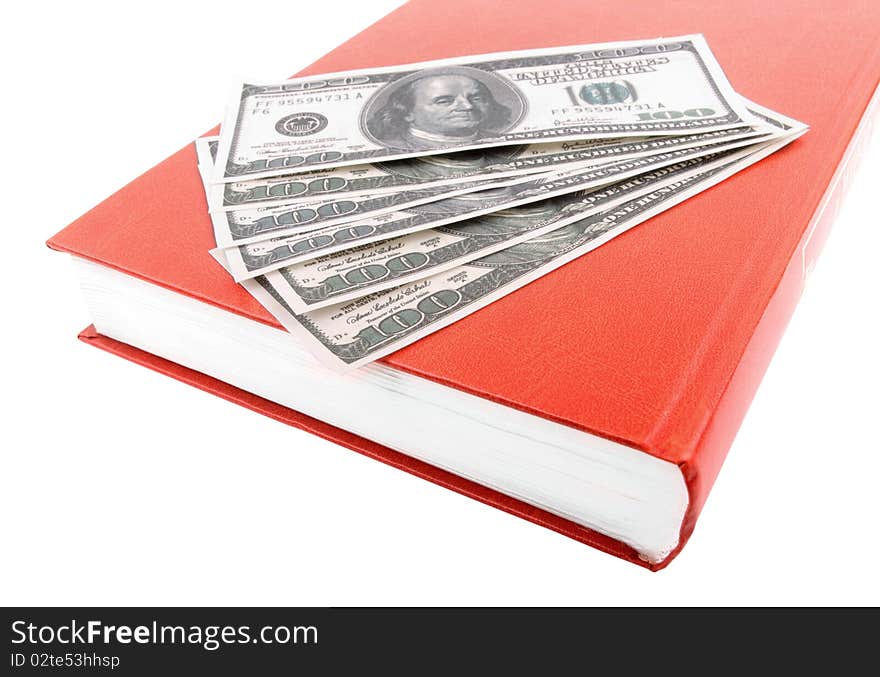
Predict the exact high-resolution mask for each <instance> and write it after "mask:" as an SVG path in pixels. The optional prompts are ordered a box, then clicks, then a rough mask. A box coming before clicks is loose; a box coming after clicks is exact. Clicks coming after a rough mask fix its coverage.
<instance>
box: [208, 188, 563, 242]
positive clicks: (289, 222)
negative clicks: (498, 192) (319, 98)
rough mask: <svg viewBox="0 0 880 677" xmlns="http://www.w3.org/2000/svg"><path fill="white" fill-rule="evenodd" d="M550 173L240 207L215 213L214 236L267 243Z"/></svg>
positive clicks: (213, 213)
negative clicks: (283, 237) (376, 193)
mask: <svg viewBox="0 0 880 677" xmlns="http://www.w3.org/2000/svg"><path fill="white" fill-rule="evenodd" d="M549 175H550V172H544V173H542V174H534V175H527V176H508V177H504V178H500V179H492V178H489V179H487V178H480V179H474V180H473V181H468V182H466V183H457V184H454V185H452V186H443V185H440V186H434V187H430V188H412V189H403V190H400V191H397V192H394V193H382V194H378V195H373V194H367V195H360V196H353V197H351V198H335V197H334V198H326V197H325V198H324V199H323V200H319V201H315V200H294V201H288V202H286V203H284V204H281V205H270V206H266V207H239V208H237V209H234V210H230V211H214V212H211V223H212V224H213V226H214V239H215V240H216V241H217V246H218V247H234V246H241V245H247V244H251V243H254V242H264V241H266V240H269V239H271V238H278V237H279V236H282V235H294V234H300V233H308V232H312V231H317V230H321V229H326V228H328V227H331V226H332V227H336V226H340V225H342V224H344V223H349V222H352V223H355V222H357V223H360V222H362V221H364V220H365V219H373V218H377V217H380V216H382V215H383V214H388V213H390V212H399V211H401V210H406V209H414V208H416V207H418V206H419V205H424V204H426V203H434V204H436V203H437V202H439V201H442V200H447V199H450V198H453V197H456V196H464V195H465V194H467V193H474V192H477V191H486V190H487V189H490V188H500V187H505V186H511V185H514V184H520V183H524V182H528V180H529V179H530V177H532V176H549Z"/></svg>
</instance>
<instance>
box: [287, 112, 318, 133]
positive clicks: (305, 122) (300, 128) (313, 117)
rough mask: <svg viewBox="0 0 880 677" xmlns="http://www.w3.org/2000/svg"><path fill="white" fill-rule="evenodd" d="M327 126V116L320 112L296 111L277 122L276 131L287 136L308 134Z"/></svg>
mask: <svg viewBox="0 0 880 677" xmlns="http://www.w3.org/2000/svg"><path fill="white" fill-rule="evenodd" d="M326 126H327V118H326V117H324V116H323V115H321V114H320V113H294V114H293V115H287V116H285V117H283V118H281V119H280V120H279V121H278V122H276V123H275V131H276V132H278V133H279V134H284V135H285V136H308V135H309V134H315V133H316V132H320V131H321V130H322V129H324V127H326Z"/></svg>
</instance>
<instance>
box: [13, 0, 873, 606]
mask: <svg viewBox="0 0 880 677" xmlns="http://www.w3.org/2000/svg"><path fill="white" fill-rule="evenodd" d="M397 4H398V3H397V2H393V1H391V0H373V1H371V2H340V1H339V0H335V1H334V2H326V3H297V2H290V1H288V2H284V3H259V2H256V3H241V2H240V3H231V2H217V1H214V2H198V3H196V2H175V3H170V2H150V3H146V4H144V3H139V4H136V5H127V4H126V3H106V4H102V5H97V4H95V3H57V4H54V5H46V4H43V3H39V4H33V3H31V4H28V3H17V4H16V5H15V6H14V8H12V9H11V12H12V14H13V16H11V17H10V16H8V15H7V20H8V22H7V23H6V28H7V30H6V31H5V33H6V35H5V37H4V41H3V42H2V44H0V50H2V55H0V56H2V63H3V64H4V75H3V83H2V84H3V90H4V94H3V107H2V113H0V114H2V116H3V119H2V126H0V130H2V134H3V151H4V152H3V160H2V164H0V167H2V169H0V171H2V172H3V178H2V185H3V187H4V188H5V193H4V195H3V200H4V209H3V215H4V218H5V223H6V226H5V227H6V233H7V237H6V240H5V242H6V247H5V251H6V256H5V257H4V261H3V264H2V266H0V270H2V275H3V289H4V299H5V302H4V315H3V320H2V323H3V330H2V334H0V341H2V351H0V355H2V360H3V370H2V384H3V399H4V403H3V407H2V409H0V411H2V417H3V418H2V420H3V437H2V440H3V441H2V452H0V453H2V470H0V537H2V543H3V546H2V547H3V555H2V557H0V603H5V604H20V605H37V604H89V605H90V604H180V605H189V604H260V605H262V604H293V605H299V604H315V605H363V604H368V605H392V604H395V605H396V604H404V605H411V604H417V605H422V604H468V605H470V604H473V605H483V604H501V605H507V604H528V605H531V604H548V605H569V604H578V605H597V604H603V605H605V604H608V605H630V604H636V605H654V604H664V605H678V604H768V605H775V604H878V603H880V585H878V565H877V562H878V558H880V546H878V542H877V541H878V526H877V520H878V517H880V489H878V477H880V453H878V451H880V448H878V447H880V443H878V431H877V426H878V415H880V414H878V405H880V396H878V383H880V360H878V346H880V331H878V325H877V315H878V295H877V291H878V284H877V272H876V271H877V260H878V255H880V254H878V251H880V236H878V230H880V229H878V225H880V223H878V215H877V207H876V199H877V190H878V186H880V143H878V140H877V135H875V140H874V143H873V145H872V148H871V150H870V151H869V153H868V155H867V156H866V157H865V158H864V161H863V163H862V165H861V168H860V170H859V173H858V175H857V178H856V181H855V183H854V185H853V186H852V189H851V192H850V195H849V198H848V200H847V202H846V204H845V206H844V209H843V211H842V212H841V214H840V218H839V219H838V222H837V223H836V226H835V229H834V231H833V233H832V236H831V238H830V240H829V242H828V244H827V246H826V249H825V251H824V253H823V255H822V257H821V258H820V260H819V263H818V266H817V268H816V270H815V272H814V274H813V276H812V278H811V279H810V284H809V286H808V288H807V291H806V293H805V294H804V297H803V299H802V301H801V303H800V306H799V308H798V310H797V312H796V313H795V316H794V318H793V320H792V322H791V324H790V325H789V328H788V330H787V332H786V335H785V337H784V339H783V341H782V344H781V346H780V348H779V350H778V352H777V354H776V357H775V358H774V360H773V363H772V364H771V367H770V369H769V371H768V373H767V375H766V377H765V378H764V381H763V383H762V385H761V388H760V390H759V392H758V395H757V397H756V399H755V401H754V403H753V405H752V407H751V409H750V411H749V413H748V416H747V417H746V420H745V422H744V424H743V427H742V429H741V431H740V433H739V436H738V437H737V439H736V441H735V443H734V445H733V447H732V449H731V451H730V454H729V456H728V460H727V462H726V464H725V467H724V468H723V469H722V472H721V475H720V478H719V480H718V482H717V484H716V485H715V488H714V490H713V492H712V495H711V497H710V499H709V501H708V503H707V505H706V507H705V510H704V511H703V514H702V516H701V519H700V522H699V524H698V526H697V530H696V532H695V534H694V535H693V538H692V539H691V541H690V543H689V544H688V545H687V547H686V548H685V550H684V551H683V553H682V554H681V555H680V556H679V558H678V559H677V560H675V561H674V562H673V563H672V564H671V565H670V567H669V568H668V569H666V570H665V571H663V572H661V573H657V574H652V573H650V572H648V571H646V570H643V569H641V568H639V567H636V566H633V565H631V564H628V563H626V562H624V561H622V560H618V559H616V558H613V557H610V556H607V555H603V554H601V553H600V552H598V551H596V550H594V549H592V548H589V547H586V546H584V545H581V544H580V543H577V542H575V541H572V540H569V539H567V538H564V537H562V536H559V535H557V534H555V533H553V532H551V531H548V530H546V529H543V528H541V527H538V526H534V525H532V524H530V523H528V522H525V521H523V520H520V519H518V518H515V517H512V516H509V515H506V514H504V513H502V512H500V511H498V510H495V509H493V508H490V507H487V506H485V505H483V504H481V503H478V502H476V501H473V500H470V499H467V498H464V497H462V496H459V495H457V494H455V493H453V492H450V491H448V490H445V489H442V488H439V487H436V486H434V485H432V484H430V483H428V482H425V481H423V480H419V479H416V478H414V477H412V476H410V475H408V474H406V473H403V472H400V471H398V470H394V469H392V468H390V467H387V466H385V465H383V464H381V463H378V462H376V461H373V460H370V459H367V458H365V457H362V456H360V455H358V454H356V453H353V452H351V451H349V450H347V449H343V448H341V447H338V446H336V445H333V444H330V443H328V442H325V441H323V440H321V439H318V438H316V437H313V436H311V435H308V434H306V433H304V432H301V431H299V430H296V429H294V428H291V427H288V426H285V425H283V424H281V423H277V422H275V421H272V420H270V419H268V418H265V417H263V416H260V415H257V414H254V413H252V412H250V411H247V410H245V409H243V408H241V407H238V406H236V405H233V404H230V403H227V402H225V401H223V400H221V399H219V398H217V397H214V396H211V395H208V394H205V393H203V392H201V391H199V390H196V389H194V388H191V387H188V386H185V385H183V384H180V383H178V382H176V381H174V380H172V379H169V378H167V377H165V376H161V375H158V374H155V373H153V372H151V371H149V370H147V369H144V368H142V367H139V366H135V365H133V364H130V363H128V362H126V361H124V360H121V359H119V358H117V357H113V356H110V355H108V354H106V353H103V352H101V351H98V350H95V349H93V348H89V347H87V346H85V345H84V344H82V343H80V342H79V341H77V340H76V339H75V336H76V333H77V332H78V331H79V330H80V329H81V328H82V327H84V326H85V325H87V324H89V322H90V319H89V316H88V313H87V311H86V309H85V307H84V305H83V303H82V301H81V300H80V295H79V290H78V288H77V284H76V280H75V278H74V275H73V271H72V267H71V266H70V263H69V261H68V259H67V257H65V256H63V255H61V254H58V253H54V252H50V251H49V250H48V249H47V248H46V247H45V246H44V241H45V240H46V239H47V238H48V237H49V236H51V235H52V234H53V233H55V232H56V231H57V230H59V229H60V228H61V227H63V226H64V225H66V224H67V223H69V222H70V221H72V220H73V219H75V218H76V217H78V216H79V215H81V214H82V213H84V212H85V211H86V210H88V209H89V208H91V207H92V206H94V205H95V204H97V203H98V202H100V201H101V200H103V199H104V198H106V197H107V196H108V195H110V194H111V193H112V192H113V191H115V190H117V189H118V188H121V187H122V186H123V185H124V184H126V183H127V182H128V181H130V180H131V179H133V178H135V177H136V176H138V175H139V174H140V173H142V172H143V171H145V170H147V169H149V168H150V167H151V166H153V165H154V164H156V163H157V162H159V161H160V160H162V159H163V158H165V157H166V156H167V155H169V154H171V153H172V152H174V151H176V150H178V149H179V148H180V147H182V146H184V145H185V144H187V143H189V142H190V141H191V140H192V139H193V138H195V137H196V136H198V135H200V134H202V133H203V132H204V131H205V130H207V129H208V128H210V127H212V126H213V125H214V124H215V123H216V122H217V121H218V120H219V119H220V117H221V115H222V106H223V103H224V101H225V100H226V97H227V94H228V92H229V88H230V85H231V84H232V83H234V82H235V81H236V80H237V79H238V78H240V77H256V78H260V79H278V78H283V77H286V76H288V75H290V74H291V73H293V72H295V71H297V70H299V69H300V68H302V67H304V66H306V65H307V64H309V63H311V62H312V61H313V60H315V59H316V58H318V57H319V56H320V55H321V54H323V53H324V52H326V51H328V50H329V49H331V48H332V47H334V46H335V45H337V44H339V43H341V42H342V41H344V40H345V39H347V38H348V37H350V36H351V35H353V34H354V33H356V32H357V31H359V30H361V29H362V28H364V27H366V26H367V25H368V24H369V23H371V22H372V21H374V20H376V19H378V18H380V17H381V16H382V15H383V14H385V13H386V12H388V11H390V10H391V9H392V8H393V7H395V6H396V5H397ZM9 11H10V10H7V14H8V12H9ZM16 13H18V16H14V15H15V14H16ZM288 29H289V30H288ZM736 84H737V83H734V85H736ZM783 112H789V113H795V111H783ZM792 180H793V181H797V180H799V179H798V177H795V176H793V177H792ZM698 199H699V198H698ZM768 226H769V227H772V224H768Z"/></svg>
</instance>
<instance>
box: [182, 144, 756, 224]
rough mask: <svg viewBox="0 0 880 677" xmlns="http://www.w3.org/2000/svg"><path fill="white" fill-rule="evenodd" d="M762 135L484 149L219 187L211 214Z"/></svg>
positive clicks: (530, 171) (524, 172)
mask: <svg viewBox="0 0 880 677" xmlns="http://www.w3.org/2000/svg"><path fill="white" fill-rule="evenodd" d="M759 135H761V130H760V129H756V128H754V127H733V128H731V129H721V130H717V131H710V132H699V133H696V134H685V135H682V136H658V137H641V138H635V139H630V138H627V139H591V140H585V141H563V142H560V143H533V144H528V145H518V146H501V147H498V148H480V149H477V150H470V151H467V150H466V151H461V152H458V153H447V154H444V155H427V156H424V157H416V158H408V159H405V160H393V161H391V162H377V163H375V164H363V165H354V166H350V167H335V168H332V169H326V170H315V171H310V172H305V173H303V174H296V175H293V176H279V177H272V178H264V179H249V180H245V181H236V182H235V183H226V184H216V185H214V186H212V187H211V188H210V190H209V198H208V208H209V210H210V211H229V210H233V209H240V208H241V207H255V206H266V205H275V204H284V203H287V202H293V201H297V200H301V201H308V200H326V199H327V197H328V196H330V197H332V198H333V199H335V200H338V199H341V198H343V197H345V198H349V199H351V198H352V197H354V196H361V195H365V194H371V195H378V194H383V193H388V192H394V191H399V190H401V189H403V188H406V189H413V188H429V187H435V186H440V185H443V186H453V185H455V184H458V183H463V182H467V181H472V180H474V179H481V178H487V179H492V178H502V177H508V176H524V175H527V174H538V173H541V172H547V171H559V170H565V169H567V168H573V167H579V168H584V167H587V166H590V165H597V164H603V163H606V162H609V161H612V160H624V159H627V158H631V157H636V156H639V155H651V154H653V153H659V152H661V151H664V150H672V149H678V148H691V147H693V146H702V145H705V144H707V143H717V142H721V141H731V140H734V139H742V138H748V137H757V136H759ZM218 140H219V137H208V138H204V139H199V140H197V142H196V143H198V144H200V145H203V146H205V147H206V150H205V151H203V152H207V153H210V154H211V155H212V157H215V156H216V149H217V146H218V144H219V141H218ZM213 164H214V163H213V161H212V162H211V163H210V164H209V165H208V166H209V167H212V168H213Z"/></svg>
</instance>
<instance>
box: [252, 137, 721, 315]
mask: <svg viewBox="0 0 880 677" xmlns="http://www.w3.org/2000/svg"><path fill="white" fill-rule="evenodd" d="M736 152H738V151H736V150H731V151H727V152H724V153H716V154H714V155H712V156H710V157H708V158H693V159H691V160H685V161H683V162H677V163H675V164H673V165H668V166H666V167H662V168H660V169H656V170H654V171H651V172H645V173H643V174H639V175H638V176H635V177H633V178H631V179H627V180H625V181H620V182H618V183H613V184H610V185H607V186H603V187H601V188H597V189H594V190H589V191H578V192H577V193H571V194H569V195H561V196H559V197H555V198H550V199H549V200H541V201H540V202H533V203H531V204H528V205H525V206H522V207H513V208H511V209H504V210H501V211H497V212H492V213H491V214H486V215H485V216H480V217H477V218H473V219H468V220H466V221H460V222H458V223H454V224H451V225H448V226H441V227H440V228H431V229H429V230H425V231H419V232H416V233H412V234H410V235H405V236H403V237H397V238H393V239H391V240H384V241H382V242H376V243H373V244H368V245H363V246H360V247H355V248H354V249H346V250H344V251H341V252H338V253H336V254H330V255H328V256H321V257H319V258H316V259H312V260H310V261H304V262H301V263H297V264H294V265H292V266H286V267H284V268H281V269H279V270H275V271H271V272H268V273H265V280H266V282H268V284H269V285H271V287H272V288H273V289H274V290H275V291H276V292H277V293H278V295H279V296H281V297H282V298H283V299H284V301H285V302H286V303H287V304H288V305H289V306H290V308H291V310H293V312H294V313H296V314H298V315H299V314H301V313H306V312H310V311H313V310H317V309H319V308H324V307H327V306H334V305H339V304H341V303H345V302H347V301H353V300H355V299H357V298H360V297H361V296H365V295H367V294H374V293H376V292H378V291H382V290H384V289H388V288H389V287H396V286H399V285H401V284H407V283H409V282H412V281H414V280H418V279H421V278H423V277H428V276H431V275H436V274H437V273H440V272H442V271H444V270H448V269H449V268H453V267H455V266H460V265H462V264H464V263H467V262H469V261H472V260H474V259H477V258H481V257H483V256H487V255H488V254H491V253H493V252H495V251H498V250H500V249H506V248H508V247H511V246H513V245H515V244H519V243H520V242H523V241H525V240H530V239H532V238H534V237H537V236H539V235H542V234H544V233H547V232H549V231H551V230H556V229H557V228H560V227H562V226H564V225H565V224H568V223H572V222H574V221H580V220H582V219H584V218H586V217H587V216H590V215H592V214H595V213H597V212H600V211H603V210H608V209H610V208H611V207H614V206H615V205H618V204H620V203H622V202H626V201H628V200H632V199H634V198H636V197H638V196H639V195H643V194H645V193H650V192H653V191H655V190H657V188H658V187H659V186H662V185H664V184H667V183H671V182H674V181H678V180H681V179H682V178H683V177H687V176H690V175H693V174H696V173H700V172H705V171H708V170H709V169H711V168H712V167H713V166H717V165H720V164H726V163H728V162H730V159H729V156H730V155H731V154H733V153H736Z"/></svg>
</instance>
